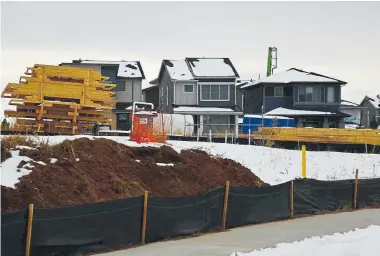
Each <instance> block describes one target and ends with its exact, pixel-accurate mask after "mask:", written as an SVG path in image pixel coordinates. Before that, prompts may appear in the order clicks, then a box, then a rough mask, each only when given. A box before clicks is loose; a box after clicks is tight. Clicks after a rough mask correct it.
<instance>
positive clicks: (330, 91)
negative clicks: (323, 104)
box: [327, 86, 335, 103]
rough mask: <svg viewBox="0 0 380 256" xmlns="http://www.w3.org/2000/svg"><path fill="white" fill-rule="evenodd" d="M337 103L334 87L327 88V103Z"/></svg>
mask: <svg viewBox="0 0 380 256" xmlns="http://www.w3.org/2000/svg"><path fill="white" fill-rule="evenodd" d="M334 102H335V88H334V87H332V86H329V87H327V103H334Z"/></svg>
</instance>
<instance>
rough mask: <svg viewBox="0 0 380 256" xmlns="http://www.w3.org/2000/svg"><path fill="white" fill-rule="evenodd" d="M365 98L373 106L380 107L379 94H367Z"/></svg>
mask: <svg viewBox="0 0 380 256" xmlns="http://www.w3.org/2000/svg"><path fill="white" fill-rule="evenodd" d="M367 98H368V100H369V102H371V104H372V105H373V106H374V107H375V108H380V94H378V95H376V96H375V97H368V96H367Z"/></svg>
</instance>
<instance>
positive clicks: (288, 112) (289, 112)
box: [264, 107, 336, 116]
mask: <svg viewBox="0 0 380 256" xmlns="http://www.w3.org/2000/svg"><path fill="white" fill-rule="evenodd" d="M335 114H336V113H333V112H324V111H312V110H298V109H287V108H283V107H280V108H276V109H273V110H272V111H269V112H267V113H265V114H264V116H284V115H285V116H318V115H321V116H326V115H335Z"/></svg>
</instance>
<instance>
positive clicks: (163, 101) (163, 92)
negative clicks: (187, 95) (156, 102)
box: [159, 69, 173, 110]
mask: <svg viewBox="0 0 380 256" xmlns="http://www.w3.org/2000/svg"><path fill="white" fill-rule="evenodd" d="M159 86H160V96H161V97H160V106H161V107H162V108H163V109H165V110H168V108H169V106H171V104H172V103H173V89H172V88H173V82H172V80H171V79H170V76H169V74H168V72H167V70H166V69H165V70H164V72H163V75H162V79H161V81H160V83H159Z"/></svg>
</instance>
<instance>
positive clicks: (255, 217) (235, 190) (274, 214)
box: [226, 182, 290, 228]
mask: <svg viewBox="0 0 380 256" xmlns="http://www.w3.org/2000/svg"><path fill="white" fill-rule="evenodd" d="M289 195H290V182H287V183H284V184H280V185H277V186H271V187H263V188H252V187H234V186H231V187H230V193H229V198H228V208H227V209H228V211H227V224H226V227H227V228H233V227H238V226H244V225H249V224H256V223H263V222H269V221H274V220H281V219H287V218H289V217H290V200H289V198H290V196H289Z"/></svg>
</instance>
